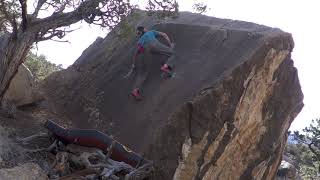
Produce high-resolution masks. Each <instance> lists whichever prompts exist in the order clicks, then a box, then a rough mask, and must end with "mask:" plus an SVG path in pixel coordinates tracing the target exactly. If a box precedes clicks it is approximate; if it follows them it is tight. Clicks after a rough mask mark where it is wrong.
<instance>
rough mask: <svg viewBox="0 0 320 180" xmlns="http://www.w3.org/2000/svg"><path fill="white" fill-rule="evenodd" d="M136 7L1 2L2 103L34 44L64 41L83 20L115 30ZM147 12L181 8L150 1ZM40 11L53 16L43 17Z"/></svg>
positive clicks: (168, 0) (124, 0) (95, 1)
mask: <svg viewBox="0 0 320 180" xmlns="http://www.w3.org/2000/svg"><path fill="white" fill-rule="evenodd" d="M134 8H135V7H134V6H133V5H132V4H130V3H129V0H34V8H33V9H32V8H28V7H27V0H1V1H0V31H2V32H4V34H2V36H1V37H0V103H2V100H3V96H4V94H5V92H6V90H7V89H8V87H9V84H10V82H11V80H12V78H13V77H14V75H15V74H16V73H17V70H18V67H19V66H20V64H21V63H22V62H23V61H24V60H25V58H26V56H27V54H28V52H29V50H30V48H31V47H32V45H33V44H34V43H36V42H40V41H45V40H49V39H53V38H58V39H61V38H63V37H64V36H65V35H66V33H68V32H71V31H72V30H70V29H69V28H68V26H69V25H71V24H74V23H76V22H79V21H81V20H83V21H85V22H87V23H89V24H96V25H99V26H101V27H106V28H113V27H114V26H115V25H117V24H118V23H119V22H120V21H121V20H122V19H123V18H124V17H126V16H127V15H128V14H130V12H131V11H132V9H134ZM30 9H32V10H30ZM148 9H149V10H151V11H152V10H159V9H161V10H163V11H165V12H176V11H177V10H178V5H177V3H176V2H175V1H174V0H149V8H148ZM28 11H32V12H28ZM41 11H46V12H47V13H49V14H50V15H49V16H47V17H40V16H39V14H40V12H41Z"/></svg>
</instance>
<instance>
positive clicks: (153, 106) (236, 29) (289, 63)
mask: <svg viewBox="0 0 320 180" xmlns="http://www.w3.org/2000/svg"><path fill="white" fill-rule="evenodd" d="M158 17H159V16H157V15H153V16H147V15H146V14H145V13H144V12H139V13H137V15H133V16H132V17H129V21H128V22H130V23H129V25H130V26H132V28H134V27H136V26H138V25H145V26H146V27H148V28H150V29H155V30H158V31H163V32H166V33H167V34H168V35H169V36H170V37H171V38H172V39H173V41H174V42H175V52H176V66H175V68H174V72H175V75H174V77H173V78H171V79H163V78H162V77H161V75H160V74H161V73H160V70H159V68H160V66H161V64H162V63H163V62H164V61H165V59H166V57H164V56H160V55H154V56H152V59H150V61H152V65H151V66H150V72H149V76H148V79H147V81H146V82H145V84H144V87H143V89H142V94H143V100H142V101H140V102H136V101H135V100H133V99H132V98H130V95H129V93H130V91H131V90H132V88H133V84H134V82H135V77H136V76H135V73H133V74H132V75H131V76H130V77H128V78H125V77H124V75H125V74H127V72H128V71H129V68H130V66H131V64H130V63H131V58H132V55H133V52H134V50H135V43H136V39H135V35H134V34H131V35H130V36H128V37H126V38H123V36H119V34H121V31H122V30H123V29H122V25H121V24H120V25H119V26H118V27H117V28H115V29H114V30H113V31H112V32H110V33H109V34H108V36H107V37H105V38H104V40H103V41H99V46H95V48H94V49H93V48H90V49H88V50H87V51H86V52H85V54H84V56H85V57H86V59H87V60H86V61H84V60H83V58H81V57H80V58H79V61H77V62H76V63H75V64H76V67H75V66H71V67H69V68H68V69H66V70H64V71H61V72H57V73H54V74H52V75H51V76H49V78H47V81H46V82H45V84H44V88H45V91H46V94H47V96H48V100H49V101H50V102H51V103H52V105H53V106H54V107H55V110H56V111H57V112H58V113H60V114H63V115H66V116H68V117H69V118H70V121H71V122H72V125H73V126H74V127H78V128H94V129H99V130H101V131H103V132H105V133H107V134H109V135H112V136H113V137H115V138H116V139H117V140H119V141H120V142H121V143H123V144H125V145H128V147H130V148H131V149H133V150H134V151H137V152H139V153H141V154H144V155H145V156H146V158H147V159H150V160H153V161H154V164H155V167H156V168H155V179H159V180H160V179H162V180H163V179H181V180H188V179H190V180H192V179H203V180H207V179H208V180H209V179H223V180H228V179H232V180H234V179H243V180H247V179H274V178H275V176H276V173H277V168H278V166H279V164H280V161H281V155H282V152H283V150H284V147H285V144H286V139H287V130H288V128H289V127H290V124H291V122H292V121H293V119H294V118H295V117H296V116H297V114H298V113H299V112H300V110H301V109H302V107H303V102H302V100H303V94H302V92H301V88H300V84H299V79H298V74H297V69H296V68H295V67H294V63H293V60H292V59H291V55H290V54H291V51H292V49H293V47H294V43H293V39H292V36H291V34H289V33H286V32H283V31H281V30H280V29H276V28H270V27H266V26H262V25H257V24H253V23H249V22H243V21H234V20H228V19H218V18H214V17H208V16H203V15H199V14H192V13H188V12H182V13H180V15H179V16H178V17H176V18H174V19H168V18H165V19H159V18H158ZM130 18H131V19H130ZM88 58H90V60H89V59H88ZM88 62H90V63H88ZM79 69H81V71H79Z"/></svg>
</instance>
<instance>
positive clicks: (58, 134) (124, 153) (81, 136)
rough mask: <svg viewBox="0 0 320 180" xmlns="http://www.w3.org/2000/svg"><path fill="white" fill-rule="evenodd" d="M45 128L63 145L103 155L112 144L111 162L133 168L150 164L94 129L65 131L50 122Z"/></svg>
mask: <svg viewBox="0 0 320 180" xmlns="http://www.w3.org/2000/svg"><path fill="white" fill-rule="evenodd" d="M45 127H46V128H47V129H48V130H49V131H50V132H51V133H52V135H53V137H54V138H56V139H58V140H59V141H61V142H62V143H64V144H76V145H80V146H85V147H94V148H98V149H101V150H102V151H103V152H105V153H108V152H109V150H110V146H111V145H112V144H113V147H112V149H111V155H110V158H111V159H112V160H115V161H119V162H121V161H122V162H125V163H127V164H129V165H131V166H132V167H135V168H138V167H140V166H142V165H145V164H152V162H151V161H150V160H147V159H145V158H143V157H142V156H141V155H139V154H137V153H135V152H133V151H132V150H130V149H129V148H127V147H126V146H124V145H122V144H121V143H119V142H118V141H116V140H114V139H112V138H110V137H109V136H108V135H106V134H104V133H102V132H100V131H97V130H94V129H66V128H63V127H61V126H60V125H58V124H56V123H55V122H53V121H51V120H48V121H47V122H46V123H45ZM108 154H110V153H108Z"/></svg>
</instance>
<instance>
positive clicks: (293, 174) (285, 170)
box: [276, 160, 302, 180]
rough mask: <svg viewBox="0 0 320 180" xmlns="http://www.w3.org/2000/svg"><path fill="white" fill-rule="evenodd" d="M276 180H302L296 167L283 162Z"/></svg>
mask: <svg viewBox="0 0 320 180" xmlns="http://www.w3.org/2000/svg"><path fill="white" fill-rule="evenodd" d="M276 180H302V178H301V177H300V176H299V174H298V171H297V169H296V167H295V166H294V165H292V164H291V163H289V162H287V161H285V160H282V161H281V164H280V166H279V168H278V172H277V176H276Z"/></svg>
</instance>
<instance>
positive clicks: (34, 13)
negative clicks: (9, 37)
mask: <svg viewBox="0 0 320 180" xmlns="http://www.w3.org/2000/svg"><path fill="white" fill-rule="evenodd" d="M45 2H46V0H39V1H38V3H37V6H36V8H35V10H34V12H33V14H32V17H37V16H38V14H39V11H40V9H41V7H42V6H43V4H44V3H45Z"/></svg>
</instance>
